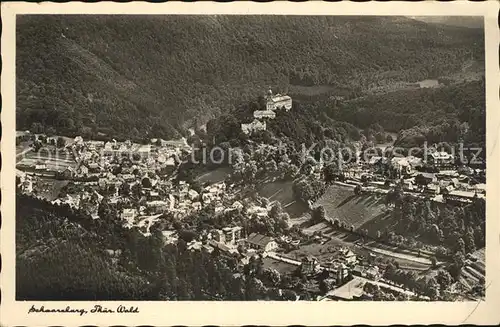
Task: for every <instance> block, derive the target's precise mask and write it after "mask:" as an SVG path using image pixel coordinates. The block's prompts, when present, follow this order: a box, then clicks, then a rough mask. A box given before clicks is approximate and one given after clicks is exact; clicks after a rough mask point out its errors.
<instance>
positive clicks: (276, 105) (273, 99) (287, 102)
mask: <svg viewBox="0 0 500 327" xmlns="http://www.w3.org/2000/svg"><path fill="white" fill-rule="evenodd" d="M282 108H285V110H286V111H289V110H290V109H292V98H291V97H290V96H288V95H282V94H276V95H274V94H273V91H272V90H271V89H270V90H269V91H267V95H266V109H267V110H273V111H274V110H277V109H282Z"/></svg>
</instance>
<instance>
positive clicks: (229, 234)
mask: <svg viewBox="0 0 500 327" xmlns="http://www.w3.org/2000/svg"><path fill="white" fill-rule="evenodd" d="M242 229H243V228H242V227H240V226H237V227H224V228H223V229H222V232H223V233H224V237H225V243H226V245H233V246H234V245H237V244H238V242H239V241H240V240H241V231H242Z"/></svg>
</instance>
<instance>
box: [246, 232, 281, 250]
mask: <svg viewBox="0 0 500 327" xmlns="http://www.w3.org/2000/svg"><path fill="white" fill-rule="evenodd" d="M245 243H246V245H247V246H248V247H249V248H251V249H255V250H260V251H263V252H270V251H273V250H276V249H277V248H278V243H276V241H275V240H274V239H273V238H271V237H269V236H264V235H261V234H257V233H252V234H250V236H248V238H247V239H246V240H245Z"/></svg>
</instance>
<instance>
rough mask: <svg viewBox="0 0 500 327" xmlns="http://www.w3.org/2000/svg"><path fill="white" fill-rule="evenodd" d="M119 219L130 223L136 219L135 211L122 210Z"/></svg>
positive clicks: (130, 209) (129, 209)
mask: <svg viewBox="0 0 500 327" xmlns="http://www.w3.org/2000/svg"><path fill="white" fill-rule="evenodd" d="M120 217H121V219H123V220H127V221H130V222H132V221H134V219H135V217H137V210H136V209H132V208H126V209H123V210H122V213H121V215H120Z"/></svg>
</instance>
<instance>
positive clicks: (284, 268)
mask: <svg viewBox="0 0 500 327" xmlns="http://www.w3.org/2000/svg"><path fill="white" fill-rule="evenodd" d="M262 261H263V263H264V269H265V268H272V269H276V270H277V271H279V272H280V273H281V274H289V273H292V272H294V271H295V270H296V269H297V266H294V265H292V264H289V263H286V262H282V261H278V260H275V259H273V258H269V257H266V258H264V259H263V260H262Z"/></svg>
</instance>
